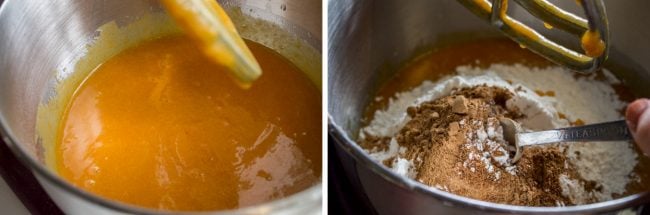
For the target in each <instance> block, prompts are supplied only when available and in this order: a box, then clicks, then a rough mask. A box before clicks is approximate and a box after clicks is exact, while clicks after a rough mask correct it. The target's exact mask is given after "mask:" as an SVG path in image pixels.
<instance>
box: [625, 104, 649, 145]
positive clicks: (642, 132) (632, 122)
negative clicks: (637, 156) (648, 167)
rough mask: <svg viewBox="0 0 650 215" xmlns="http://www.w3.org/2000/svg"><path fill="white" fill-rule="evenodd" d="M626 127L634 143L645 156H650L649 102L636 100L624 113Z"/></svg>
mask: <svg viewBox="0 0 650 215" xmlns="http://www.w3.org/2000/svg"><path fill="white" fill-rule="evenodd" d="M625 120H626V121H627V126H628V127H629V128H630V131H631V132H632V136H633V137H634V142H636V144H637V145H638V146H639V148H641V151H642V152H643V154H645V155H646V156H650V100H648V99H637V100H636V101H634V102H632V103H630V105H628V106H627V110H626V111H625Z"/></svg>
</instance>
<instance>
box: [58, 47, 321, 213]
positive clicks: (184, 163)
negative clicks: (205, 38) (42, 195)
mask: <svg viewBox="0 0 650 215" xmlns="http://www.w3.org/2000/svg"><path fill="white" fill-rule="evenodd" d="M248 46H249V48H250V49H251V50H252V52H253V54H254V55H255V57H256V58H257V60H258V61H259V63H260V64H261V66H262V69H263V71H264V74H263V75H262V76H261V77H260V79H258V80H257V81H256V82H255V83H254V84H253V85H252V87H251V88H250V89H247V90H244V89H241V88H240V87H239V86H237V84H235V82H233V81H232V79H231V78H230V77H228V75H227V72H226V71H224V70H223V68H221V67H219V66H217V65H214V64H212V63H210V61H208V60H206V59H205V57H204V56H203V55H202V53H201V52H200V51H199V50H198V49H197V48H196V47H195V46H194V44H193V43H192V41H191V40H190V39H189V38H186V37H185V36H170V37H164V38H160V39H155V40H152V41H148V42H145V43H142V44H140V45H138V46H136V47H134V48H131V49H128V50H126V51H124V52H122V53H120V54H119V55H117V56H115V57H113V58H112V59H110V60H108V61H107V62H105V63H104V64H102V65H100V66H99V67H98V68H97V69H96V70H95V71H94V72H93V73H92V74H91V75H90V76H89V77H88V78H87V80H85V81H84V83H83V84H82V85H81V86H80V87H79V89H78V90H77V91H76V92H75V94H74V97H73V99H72V102H71V103H70V105H69V107H68V109H67V111H66V113H65V118H64V120H63V121H62V124H61V125H60V128H59V142H58V143H57V149H56V151H57V152H56V153H57V168H58V172H59V173H60V174H61V175H62V176H63V177H65V178H66V179H67V180H68V181H70V182H72V183H73V184H74V185H76V186H78V187H81V188H83V189H85V190H88V191H90V192H93V193H96V194H99V195H101V196H104V197H107V198H110V199H114V200H118V201H122V202H127V203H131V204H135V205H139V206H144V207H150V208H156V209H164V210H217V209H232V208H238V207H244V206H249V205H254V204H259V203H263V202H267V201H269V200H273V199H277V198H281V197H284V196H287V195H290V194H293V193H296V192H299V191H301V190H304V189H306V188H308V187H310V186H312V185H313V184H315V183H318V182H319V181H320V180H321V179H320V177H321V176H320V175H321V123H320V119H321V95H320V91H319V89H317V88H316V87H315V85H314V84H313V83H311V82H310V80H309V79H308V78H307V77H306V76H305V75H304V74H303V73H302V72H301V71H299V70H298V69H297V68H296V67H295V66H294V65H292V64H291V63H290V62H289V61H287V60H286V59H284V58H283V57H281V56H279V55H278V54H276V53H275V52H273V51H272V50H270V49H268V48H266V47H263V46H261V45H259V44H256V43H252V42H248Z"/></svg>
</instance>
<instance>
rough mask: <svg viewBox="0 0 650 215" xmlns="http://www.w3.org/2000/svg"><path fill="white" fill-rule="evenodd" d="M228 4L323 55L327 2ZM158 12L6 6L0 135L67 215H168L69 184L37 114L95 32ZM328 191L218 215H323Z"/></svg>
mask: <svg viewBox="0 0 650 215" xmlns="http://www.w3.org/2000/svg"><path fill="white" fill-rule="evenodd" d="M221 3H223V5H224V6H225V7H235V8H239V10H240V11H241V13H242V14H244V15H247V16H251V17H255V18H259V19H263V20H266V21H268V22H271V23H274V24H277V25H278V26H280V27H281V28H282V29H284V30H285V31H287V32H290V34H292V35H295V36H297V37H298V38H300V39H301V40H304V41H306V44H308V45H310V46H312V47H314V48H315V49H316V50H320V48H321V47H320V39H321V37H320V29H321V24H320V23H321V22H320V20H321V1H318V0H309V1H304V0H296V1H292V0H277V1H275V0H274V1H267V0H247V1H235V0H232V1H231V0H224V1H222V2H221ZM151 12H153V13H158V12H162V9H161V7H160V5H158V1H157V0H137V1H131V0H111V1H103V0H89V1H75V0H56V1H37V0H6V1H4V3H2V5H1V6H0V125H1V126H0V127H1V129H0V132H2V134H3V135H2V136H3V140H4V141H5V142H6V143H7V144H8V145H9V147H10V148H11V149H12V151H13V152H14V153H15V154H17V155H18V157H19V158H21V159H22V161H23V162H24V163H26V165H28V166H29V167H31V168H32V170H33V171H34V172H35V175H36V176H37V178H38V179H39V181H40V182H41V184H42V185H43V186H44V188H45V189H46V191H47V192H48V193H49V194H50V195H51V196H52V199H53V200H54V201H55V202H56V203H57V205H59V206H60V207H61V209H62V210H64V211H65V212H66V213H69V214H115V213H126V214H130V213H138V214H156V213H162V212H157V211H152V210H148V209H143V208H138V207H133V206H129V205H125V204H121V203H117V202H114V201H110V200H107V199H103V198H100V197H97V196H95V195H93V194H90V193H88V192H84V191H82V190H80V189H77V188H75V187H73V186H72V185H70V184H69V183H67V182H65V181H63V180H62V179H61V178H59V177H58V176H57V175H56V174H55V173H54V172H52V171H51V170H49V169H47V168H46V167H45V165H44V164H43V159H42V153H43V152H42V151H43V146H40V145H39V144H38V143H37V140H36V134H35V127H36V125H35V121H36V114H37V107H38V105H39V103H40V102H41V101H42V99H43V98H45V97H47V96H51V94H52V93H53V92H48V91H47V90H48V88H47V87H48V86H49V85H50V84H51V83H53V82H56V79H57V78H65V77H66V73H69V72H72V70H71V66H72V65H74V63H75V60H77V59H78V57H79V56H82V55H83V54H84V51H85V47H86V45H87V44H88V43H89V42H91V41H92V39H93V38H94V37H95V36H97V35H98V32H96V29H97V28H98V27H99V26H101V25H103V24H105V23H107V22H109V21H116V23H117V24H118V25H125V24H127V23H129V22H131V21H134V20H135V19H137V18H138V17H140V16H142V15H143V14H145V13H151ZM321 187H322V186H321V185H320V184H318V185H316V186H313V187H311V188H309V189H307V190H305V191H302V192H300V193H298V194H295V195H293V196H290V197H287V198H284V199H280V200H277V201H273V202H269V203H266V204H263V205H258V206H253V207H248V208H243V209H239V210H232V211H224V212H214V213H216V214H267V213H271V214H314V213H316V214H318V213H320V208H321V199H322V193H321V189H322V188H321ZM167 213H169V212H167ZM204 214H212V213H210V212H206V213H204Z"/></svg>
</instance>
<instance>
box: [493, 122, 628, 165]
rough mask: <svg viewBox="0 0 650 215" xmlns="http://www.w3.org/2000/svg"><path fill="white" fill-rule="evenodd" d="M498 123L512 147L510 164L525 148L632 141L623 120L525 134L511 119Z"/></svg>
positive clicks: (519, 156) (517, 159)
mask: <svg viewBox="0 0 650 215" xmlns="http://www.w3.org/2000/svg"><path fill="white" fill-rule="evenodd" d="M499 121H500V123H501V126H502V127H503V137H504V139H505V140H506V141H507V142H508V143H509V144H510V145H511V146H514V151H515V156H514V158H512V160H511V162H512V163H516V162H517V161H519V159H520V158H521V156H522V155H523V148H524V147H525V146H534V145H543V144H548V143H561V142H585V141H624V140H631V139H632V136H631V135H630V132H629V129H628V128H627V124H626V123H625V120H619V121H612V122H604V123H597V124H590V125H584V126H576V127H567V128H558V129H553V130H546V131H536V132H526V133H522V129H521V126H520V125H519V123H517V122H515V121H514V120H512V119H509V118H501V119H500V120H499Z"/></svg>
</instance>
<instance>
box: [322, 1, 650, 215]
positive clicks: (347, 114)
mask: <svg viewBox="0 0 650 215" xmlns="http://www.w3.org/2000/svg"><path fill="white" fill-rule="evenodd" d="M552 2H554V3H556V4H558V5H560V6H561V7H562V8H567V9H569V10H570V11H574V12H580V11H579V10H577V9H578V8H577V7H576V5H575V1H561V0H560V1H552ZM514 5H515V4H511V9H510V10H509V14H511V15H514V16H515V17H516V18H518V19H520V20H523V21H524V23H527V24H530V25H531V26H533V27H535V29H540V30H542V32H543V33H544V34H545V35H548V36H549V37H550V38H551V39H553V40H556V41H560V42H561V43H563V44H574V46H573V47H576V46H575V44H577V39H576V38H575V37H570V36H568V34H565V33H562V32H560V31H559V30H548V29H545V28H544V27H543V26H542V22H541V21H539V20H537V19H535V18H533V17H531V16H530V15H529V14H528V13H527V12H526V11H524V10H523V9H521V8H517V7H515V6H514ZM606 8H607V10H608V11H607V12H608V15H609V21H610V26H611V39H612V44H611V45H612V48H613V49H612V52H611V53H610V59H609V65H607V66H606V67H609V68H611V70H612V72H614V73H615V74H616V75H617V76H618V77H619V78H621V79H623V80H624V83H625V84H626V85H627V86H628V87H629V88H630V89H631V90H632V91H634V92H635V93H636V94H637V95H636V96H643V97H648V96H650V87H649V86H650V58H649V56H650V51H648V50H650V40H649V39H648V38H649V37H650V28H648V26H650V14H648V13H647V12H646V10H647V9H650V2H649V1H643V0H635V1H625V2H623V1H606ZM328 20H329V23H328V39H329V46H328V57H329V61H328V67H329V71H328V92H329V103H328V113H329V126H328V127H329V128H328V129H329V137H330V138H331V141H330V144H335V153H337V155H338V156H339V157H340V159H341V163H342V165H343V168H344V170H345V173H346V174H347V176H348V178H349V179H350V180H351V184H352V186H353V187H354V188H355V190H357V191H359V192H361V193H364V194H365V195H364V196H365V198H366V199H367V201H368V202H370V204H371V205H372V206H373V207H374V209H375V210H376V211H377V212H378V213H379V214H467V213H479V212H482V213H556V214H557V213H561V214H564V213H575V214H590V213H604V212H612V211H617V210H621V209H624V208H629V207H634V206H638V205H640V204H642V203H646V202H648V199H649V197H650V195H649V194H648V193H642V194H636V195H631V196H627V197H624V198H619V199H615V200H611V201H607V202H602V203H597V204H589V205H582V206H569V207H522V206H511V205H504V204H495V203H489V202H485V201H479V200H474V199H469V198H465V197H462V196H458V195H454V194H450V193H447V192H444V191H440V190H437V189H433V188H430V187H427V186H425V185H422V184H420V183H417V182H416V181H413V180H410V179H406V178H404V177H400V176H398V175H396V174H394V173H393V172H391V171H390V170H388V169H387V168H386V167H384V166H383V165H378V164H377V163H375V162H373V161H372V160H371V159H370V158H369V157H368V156H367V155H366V153H364V151H363V150H362V149H361V148H360V147H359V146H358V145H357V144H356V143H355V142H354V140H355V139H356V137H357V136H356V133H357V131H358V130H359V123H360V119H361V117H362V114H363V111H364V109H365V107H366V105H367V104H368V103H369V101H371V99H372V98H374V96H373V95H374V93H375V91H376V89H377V87H378V86H380V85H381V84H382V83H384V82H385V81H386V80H387V77H390V76H391V75H392V73H393V72H395V71H396V68H397V67H398V66H399V65H401V63H403V62H405V61H407V60H408V59H410V58H411V57H413V54H415V53H419V52H421V51H422V50H427V49H430V48H432V47H435V45H436V44H439V43H444V42H448V41H453V40H462V38H465V39H466V38H468V37H483V36H494V35H499V33H498V32H495V29H493V28H492V27H490V26H489V25H488V24H487V23H484V22H483V21H482V20H480V19H479V18H477V17H475V16H474V15H473V14H472V13H470V12H469V11H467V10H466V9H465V8H464V7H463V6H461V5H460V4H459V3H457V2H456V1H453V0H411V1H394V0H331V1H329V2H328ZM578 50H579V49H578ZM494 54H498V53H494ZM540 75H543V74H540ZM585 108H588V107H585Z"/></svg>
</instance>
